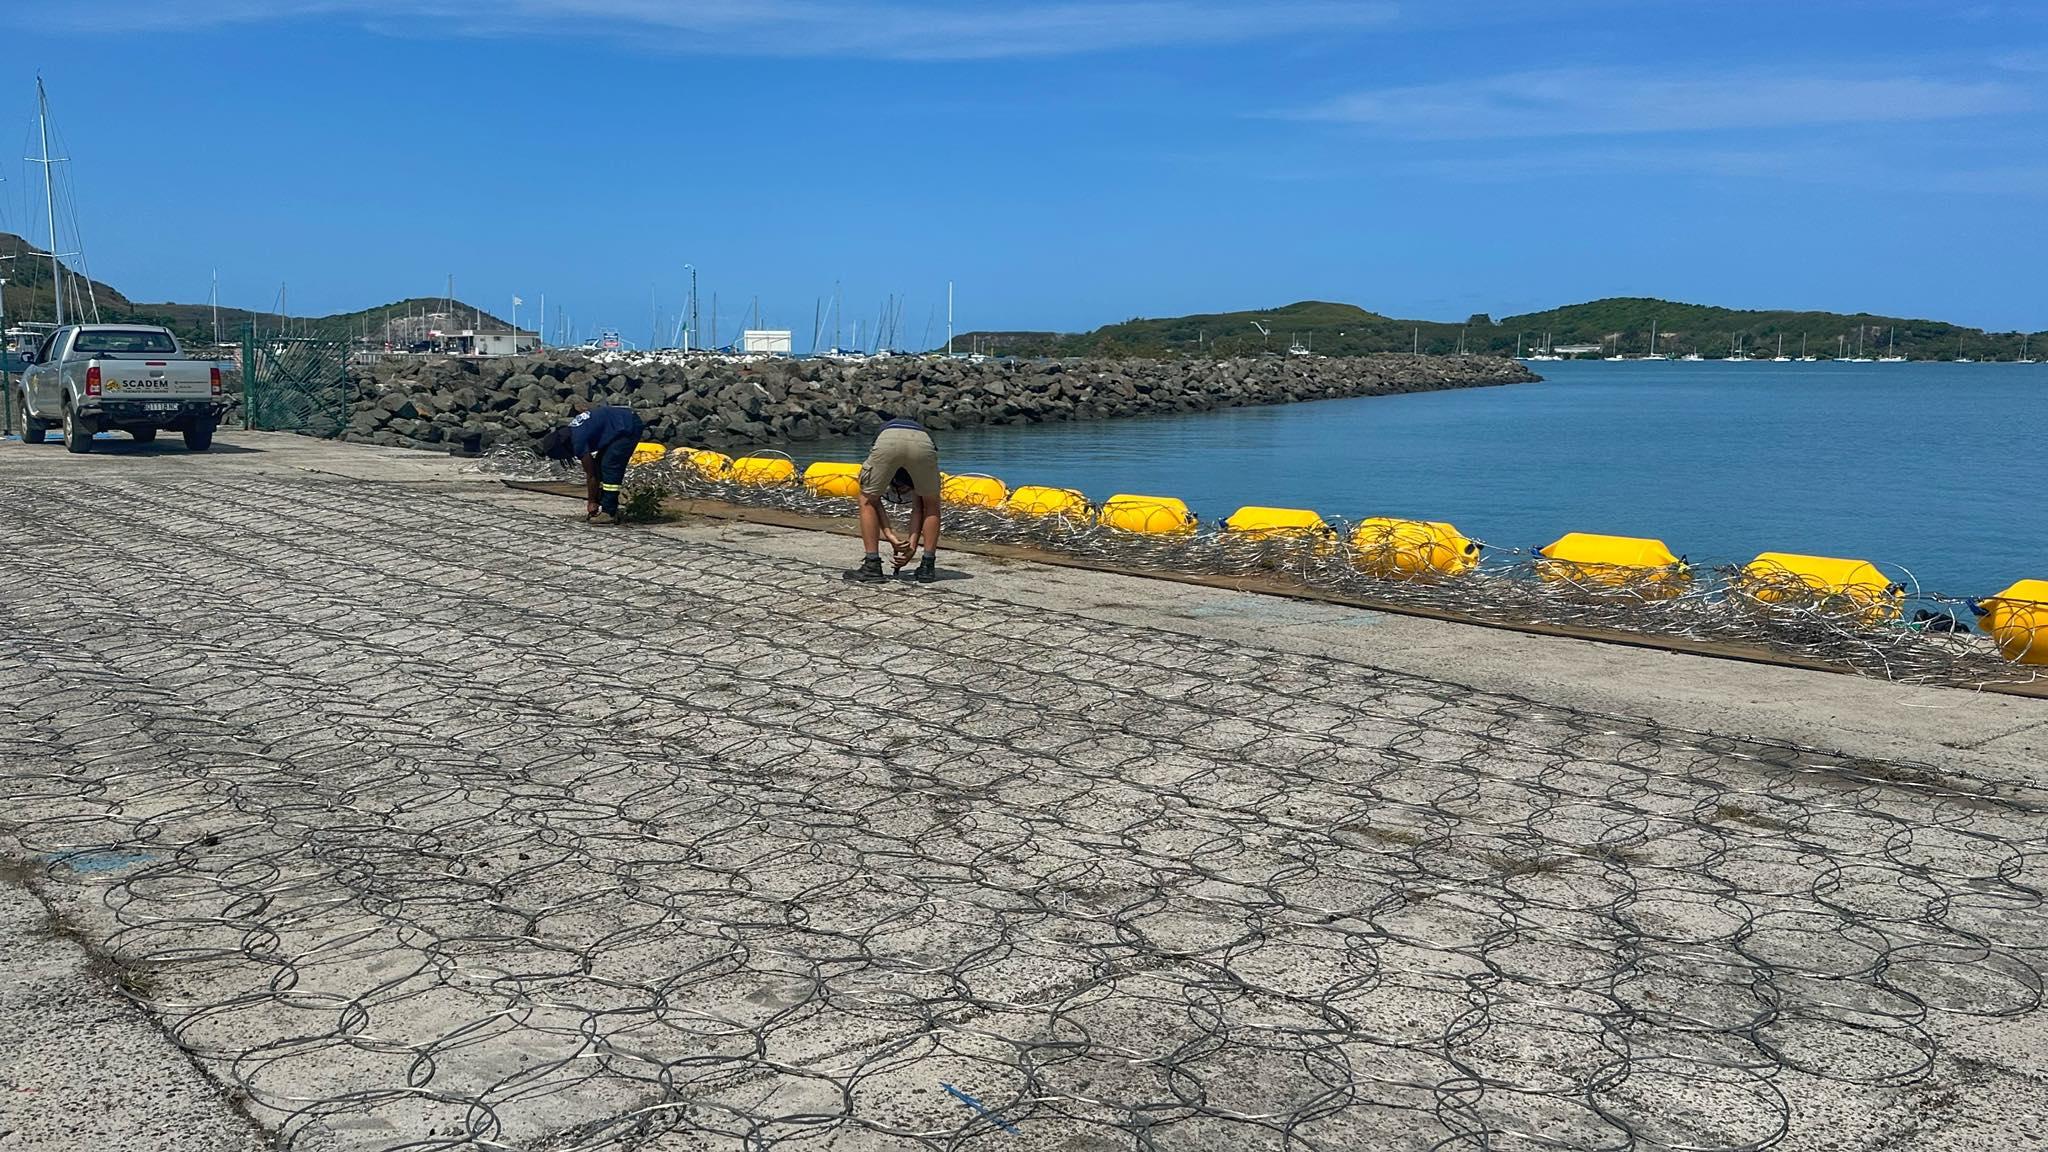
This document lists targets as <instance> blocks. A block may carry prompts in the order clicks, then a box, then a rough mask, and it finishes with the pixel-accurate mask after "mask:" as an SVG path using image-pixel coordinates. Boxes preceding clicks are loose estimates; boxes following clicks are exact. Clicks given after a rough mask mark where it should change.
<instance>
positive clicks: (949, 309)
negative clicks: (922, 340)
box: [946, 280, 953, 359]
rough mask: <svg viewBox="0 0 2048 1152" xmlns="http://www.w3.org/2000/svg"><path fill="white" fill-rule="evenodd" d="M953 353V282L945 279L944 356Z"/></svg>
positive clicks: (950, 355)
mask: <svg viewBox="0 0 2048 1152" xmlns="http://www.w3.org/2000/svg"><path fill="white" fill-rule="evenodd" d="M952 355H953V282H952V281H951V280H948V281H946V356H947V358H948V359H950V358H951V357H952Z"/></svg>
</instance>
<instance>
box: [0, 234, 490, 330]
mask: <svg viewBox="0 0 2048 1152" xmlns="http://www.w3.org/2000/svg"><path fill="white" fill-rule="evenodd" d="M8 256H12V257H14V259H12V260H0V277H5V278H6V279H7V286H6V287H5V288H4V289H0V299H4V302H5V305H6V314H7V323H8V324H10V325H13V324H18V323H20V322H22V321H24V320H37V321H43V322H45V323H47V322H48V321H49V320H50V319H51V318H52V317H53V316H54V315H55V314H56V312H55V306H54V300H55V296H54V294H53V293H52V291H51V283H52V276H51V274H50V254H49V253H48V252H45V251H43V250H42V249H40V248H37V247H36V246H35V245H33V244H31V243H30V242H29V241H27V240H25V239H23V238H22V237H20V236H16V235H13V234H11V233H7V232H0V257H8ZM61 263H62V262H61V261H60V264H61ZM62 267H63V268H64V296H65V305H64V306H65V312H66V318H67V319H71V320H76V319H79V318H80V316H81V314H83V315H85V316H88V317H89V316H90V315H91V313H90V311H86V310H85V309H86V308H87V307H88V305H89V304H97V305H98V308H99V316H100V319H102V320H104V321H107V322H108V323H113V324H161V325H162V326H164V327H166V328H169V329H170V330H171V331H173V332H175V333H177V334H178V338H179V339H180V340H183V341H185V342H186V343H188V344H210V343H212V342H213V332H214V309H213V307H212V306H211V305H209V304H205V303H200V304H178V303H163V304H145V303H140V302H138V301H134V300H130V299H129V298H128V297H127V296H125V295H123V294H122V293H121V292H119V291H118V290H116V289H115V288H114V287H113V286H112V285H110V284H104V283H101V282H100V281H98V280H93V281H91V282H90V294H89V295H88V291H87V281H85V280H84V279H82V278H80V277H79V276H78V275H77V273H76V272H75V271H74V270H73V269H72V268H71V266H70V265H68V264H62ZM434 314H445V315H448V316H449V317H450V320H451V323H449V324H448V325H446V326H447V327H452V328H458V329H459V328H471V327H474V328H475V329H476V330H477V331H480V332H509V331H511V325H509V324H507V323H506V322H505V321H503V320H501V319H499V318H498V317H496V316H493V315H491V314H490V313H489V312H485V311H483V310H482V309H480V308H475V307H472V306H470V305H468V304H464V303H463V302H461V301H460V300H458V301H455V302H454V304H453V306H452V308H451V306H450V305H449V302H448V301H447V300H446V299H444V298H442V297H439V296H433V297H427V296H414V297H410V298H407V299H404V300H394V301H392V302H391V303H389V304H383V305H379V306H378V307H375V308H364V309H362V310H360V311H356V312H342V313H338V314H336V315H332V316H282V317H281V316H279V315H278V314H277V313H275V312H254V311H251V310H249V309H246V308H229V307H225V306H223V307H222V308H221V309H220V333H221V338H222V339H223V340H227V341H230V342H233V341H236V340H240V339H241V337H242V333H243V332H245V331H247V330H248V329H249V327H250V325H252V324H253V325H255V328H256V331H257V332H259V333H263V334H273V335H274V334H276V333H277V332H279V331H282V330H289V331H290V332H291V333H292V334H293V335H295V336H312V337H317V338H320V339H331V340H339V339H347V338H362V337H365V336H367V337H369V338H371V339H375V340H380V341H381V340H382V339H383V338H384V335H385V333H386V331H387V327H386V325H387V324H389V325H390V328H389V329H388V331H389V332H390V334H391V336H392V337H393V339H395V340H400V341H403V340H404V338H405V337H407V336H408V335H414V336H416V335H418V333H417V331H413V332H408V331H407V325H406V324H405V318H406V317H420V316H426V315H434ZM426 326H428V322H422V321H418V320H415V321H414V322H413V323H412V324H411V325H410V327H411V328H412V329H414V330H417V329H420V328H423V327H426Z"/></svg>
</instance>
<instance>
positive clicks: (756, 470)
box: [732, 456, 796, 488]
mask: <svg viewBox="0 0 2048 1152" xmlns="http://www.w3.org/2000/svg"><path fill="white" fill-rule="evenodd" d="M732 478H733V480H734V482H736V483H740V484H745V485H747V486H749V487H753V488H773V487H775V486H777V485H781V484H790V483H794V482H795V481H796V461H794V460H791V459H790V458H789V457H787V456H742V457H740V458H739V459H737V460H735V461H733V462H732Z"/></svg>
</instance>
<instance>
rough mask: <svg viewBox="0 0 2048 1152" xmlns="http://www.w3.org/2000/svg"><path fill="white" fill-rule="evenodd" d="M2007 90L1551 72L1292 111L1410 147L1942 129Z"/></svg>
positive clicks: (1975, 85) (2010, 92) (1989, 84)
mask: <svg viewBox="0 0 2048 1152" xmlns="http://www.w3.org/2000/svg"><path fill="white" fill-rule="evenodd" d="M2027 104H2028V96H2027V93H2026V92H2025V91H2024V90H2022V89H2020V88H2017V87H2014V86H2012V85H2010V84H2007V83H2002V82H1998V81H1988V80H1977V81H1954V80H1937V79H1928V78H1924V77H1915V76H1892V77H1884V78H1879V79H1863V78H1858V77H1847V78H1840V77H1826V76H1787V75H1783V74H1781V73H1774V72H1726V73H1718V74H1714V75H1710V76H1694V77H1683V76H1672V75H1670V74H1668V73H1651V72H1636V71H1626V70H1619V69H1554V70H1549V71H1534V72H1515V73H1508V74H1505V75H1501V76H1490V77H1477V78H1474V79H1472V80H1467V81H1459V82H1455V83H1445V84H1421V85H1414V86H1411V87H1402V88H1381V89H1377V90H1374V91H1369V92H1359V93H1354V94H1352V95H1349V96H1344V97H1340V98H1338V99H1335V100H1331V101H1328V102H1326V103H1323V104H1320V105H1316V106H1314V107H1310V108H1306V109H1302V110H1299V111H1296V112H1293V113H1289V114H1288V116H1289V117H1290V118H1295V119H1305V120H1324V121H1332V122H1337V123H1345V124H1357V125H1361V126H1365V127H1369V128H1372V129H1375V130H1378V131H1382V132H1385V133H1388V134H1390V135H1397V136H1406V137H1411V138H1417V139H1435V140H1444V139H1489V138H1500V137H1523V138H1530V137H1553V136H1619V135H1640V134H1645V133H1659V132H1706V131H1716V130H1726V129H1745V128H1772V127H1798V126H1816V125H1829V124H1879V123H1902V122H1911V121H1929V120H1949V119H1958V118H1962V117H1969V116H1982V115H1989V114H1994V113H2000V112H2010V111H2016V110H2019V109H2021V108H2024V107H2026V106H2027Z"/></svg>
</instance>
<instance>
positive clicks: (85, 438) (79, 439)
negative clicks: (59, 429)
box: [64, 405, 92, 452]
mask: <svg viewBox="0 0 2048 1152" xmlns="http://www.w3.org/2000/svg"><path fill="white" fill-rule="evenodd" d="M64 448H65V450H66V451H68V452H90V451H92V426H91V425H90V424H89V423H87V421H86V420H85V419H84V418H83V417H81V416H79V414H78V410H77V409H75V408H72V407H70V406H69V405H66V406H65V408H64Z"/></svg>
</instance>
